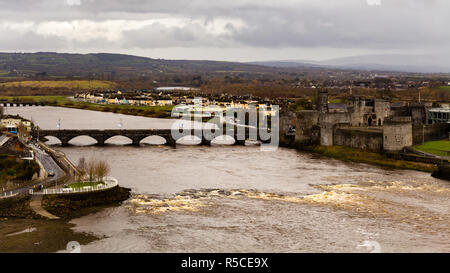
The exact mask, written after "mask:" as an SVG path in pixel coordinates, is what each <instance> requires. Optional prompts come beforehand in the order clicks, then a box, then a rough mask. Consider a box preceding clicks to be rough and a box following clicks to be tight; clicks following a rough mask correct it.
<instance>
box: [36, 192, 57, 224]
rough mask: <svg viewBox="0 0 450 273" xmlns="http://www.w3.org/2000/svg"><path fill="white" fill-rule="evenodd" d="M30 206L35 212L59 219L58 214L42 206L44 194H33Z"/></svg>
mask: <svg viewBox="0 0 450 273" xmlns="http://www.w3.org/2000/svg"><path fill="white" fill-rule="evenodd" d="M30 207H31V209H32V210H33V211H34V212H36V213H37V214H39V215H41V216H44V217H46V218H48V219H59V217H58V216H55V215H53V214H51V213H50V212H48V211H46V210H45V209H44V208H43V207H42V195H33V196H32V197H31V201H30Z"/></svg>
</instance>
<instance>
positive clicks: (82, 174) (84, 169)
mask: <svg viewBox="0 0 450 273" xmlns="http://www.w3.org/2000/svg"><path fill="white" fill-rule="evenodd" d="M77 169H78V171H79V172H80V174H79V175H78V180H79V181H81V180H83V179H84V177H85V176H86V172H87V163H86V158H84V157H81V158H80V159H79V160H78V166H77Z"/></svg>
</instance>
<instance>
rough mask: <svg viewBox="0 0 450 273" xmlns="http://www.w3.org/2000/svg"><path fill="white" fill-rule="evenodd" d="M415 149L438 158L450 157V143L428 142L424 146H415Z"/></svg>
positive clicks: (443, 141) (447, 141)
mask: <svg viewBox="0 0 450 273" xmlns="http://www.w3.org/2000/svg"><path fill="white" fill-rule="evenodd" d="M414 149H416V150H419V151H422V152H425V153H429V154H434V155H437V156H450V141H449V140H438V141H428V142H425V143H423V144H420V145H416V146H414Z"/></svg>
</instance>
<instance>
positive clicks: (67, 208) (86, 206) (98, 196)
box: [42, 186, 131, 219]
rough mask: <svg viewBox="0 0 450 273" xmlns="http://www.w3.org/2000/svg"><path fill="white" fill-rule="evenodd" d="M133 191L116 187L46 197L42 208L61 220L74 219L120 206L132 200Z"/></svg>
mask: <svg viewBox="0 0 450 273" xmlns="http://www.w3.org/2000/svg"><path fill="white" fill-rule="evenodd" d="M130 192H131V189H128V188H122V187H119V186H116V187H114V188H111V189H108V190H103V191H96V192H84V193H73V194H62V195H57V194H50V195H45V196H44V198H43V200H42V206H43V208H44V209H45V210H47V211H48V212H50V213H51V214H53V215H56V216H58V217H60V218H65V219H67V218H73V217H79V216H81V215H85V214H88V213H90V212H92V211H93V210H96V209H99V208H102V207H104V206H111V205H115V204H120V203H121V202H122V201H125V200H127V199H128V198H130V196H131V194H130Z"/></svg>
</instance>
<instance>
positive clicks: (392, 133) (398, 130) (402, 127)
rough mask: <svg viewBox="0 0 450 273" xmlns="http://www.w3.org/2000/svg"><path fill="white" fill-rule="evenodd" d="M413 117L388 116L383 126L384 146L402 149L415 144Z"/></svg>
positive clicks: (387, 148) (391, 148)
mask: <svg viewBox="0 0 450 273" xmlns="http://www.w3.org/2000/svg"><path fill="white" fill-rule="evenodd" d="M412 131H413V130H412V123H411V117H393V118H387V119H386V120H385V122H384V126H383V148H384V150H386V151H400V150H402V149H403V148H404V147H408V146H412V145H413V134H412Z"/></svg>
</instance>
